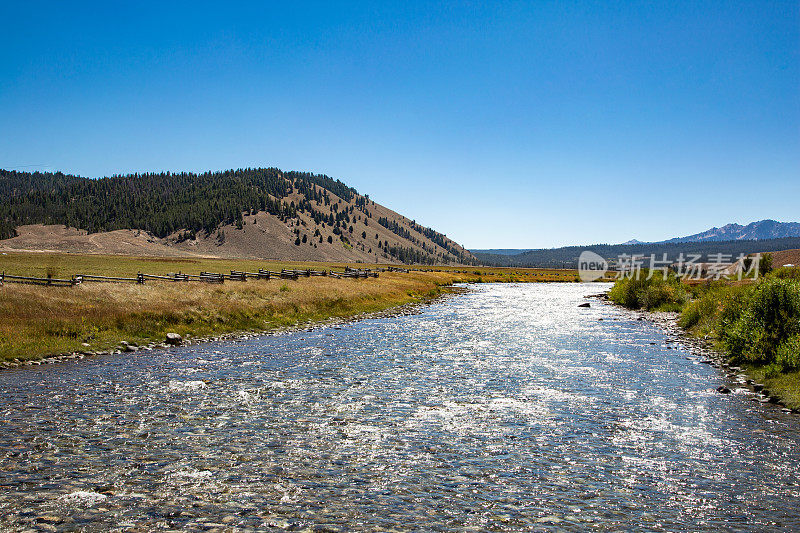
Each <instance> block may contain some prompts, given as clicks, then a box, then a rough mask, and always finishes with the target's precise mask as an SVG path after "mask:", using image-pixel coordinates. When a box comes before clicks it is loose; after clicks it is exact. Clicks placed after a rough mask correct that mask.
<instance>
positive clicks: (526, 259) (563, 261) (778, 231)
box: [471, 220, 800, 268]
mask: <svg viewBox="0 0 800 533" xmlns="http://www.w3.org/2000/svg"><path fill="white" fill-rule="evenodd" d="M796 248H800V223H798V222H777V221H775V220H760V221H758V222H752V223H750V224H748V225H746V226H742V225H740V224H727V225H725V226H723V227H721V228H711V229H709V230H707V231H704V232H702V233H696V234H694V235H688V236H686V237H675V238H673V239H668V240H666V241H660V242H641V241H638V240H636V239H633V240H630V241H628V242H625V243H622V244H595V245H584V246H565V247H562V248H550V249H535V250H531V249H519V250H513V249H497V250H471V252H472V253H473V254H475V256H477V257H478V259H480V260H481V261H482V262H484V263H486V264H491V265H497V266H539V267H556V268H574V266H575V265H576V264H577V260H578V256H579V255H580V253H581V252H582V251H583V250H592V251H594V252H595V253H598V254H600V255H601V256H602V257H605V258H607V259H613V258H615V257H618V256H619V255H620V254H628V255H632V254H644V255H648V256H649V254H653V253H655V254H657V255H660V254H663V253H667V254H668V255H669V256H670V257H677V255H678V254H679V253H699V254H703V255H706V254H712V253H724V254H730V255H732V256H736V255H738V254H740V253H747V254H749V253H756V252H773V251H778V250H790V249H796Z"/></svg>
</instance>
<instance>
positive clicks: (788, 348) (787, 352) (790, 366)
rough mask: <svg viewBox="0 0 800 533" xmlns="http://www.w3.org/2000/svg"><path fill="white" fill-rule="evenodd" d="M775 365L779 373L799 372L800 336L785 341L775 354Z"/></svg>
mask: <svg viewBox="0 0 800 533" xmlns="http://www.w3.org/2000/svg"><path fill="white" fill-rule="evenodd" d="M775 363H776V364H777V365H778V366H779V367H780V371H781V372H790V371H792V370H800V335H794V336H792V337H790V338H788V339H786V340H785V341H784V342H783V343H782V344H781V345H780V346H779V347H778V352H777V353H776V354H775Z"/></svg>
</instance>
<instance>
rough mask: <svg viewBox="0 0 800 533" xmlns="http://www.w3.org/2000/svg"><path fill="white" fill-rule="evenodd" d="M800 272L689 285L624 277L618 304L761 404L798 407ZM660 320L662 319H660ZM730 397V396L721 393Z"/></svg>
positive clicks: (613, 295)
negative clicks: (654, 325)
mask: <svg viewBox="0 0 800 533" xmlns="http://www.w3.org/2000/svg"><path fill="white" fill-rule="evenodd" d="M798 277H800V271H798V270H797V269H779V270H778V271H775V272H772V273H770V274H769V275H767V276H765V277H762V278H761V279H759V280H743V281H739V282H727V281H715V282H708V283H702V284H692V285H689V284H685V283H683V282H681V281H680V280H678V279H677V278H675V277H674V276H670V277H669V278H667V279H663V278H662V277H661V276H660V274H657V275H655V276H653V277H652V278H651V279H649V280H644V279H640V280H629V279H628V280H620V281H618V282H616V283H615V285H614V287H613V288H612V289H611V290H610V291H609V293H608V297H609V299H610V300H611V301H613V302H614V303H616V304H618V305H621V306H623V307H626V308H628V309H635V310H638V311H640V312H642V313H643V315H642V316H645V317H647V318H648V319H650V320H653V321H656V322H658V323H659V324H660V325H661V326H662V327H664V328H665V329H666V330H668V331H669V332H673V333H674V332H679V334H680V337H681V338H682V339H683V340H684V342H686V343H687V344H689V345H690V346H691V347H692V348H693V349H695V350H699V351H700V352H701V353H703V354H704V356H707V357H708V359H709V360H708V361H707V362H708V363H709V364H712V365H714V366H718V367H719V368H722V369H724V370H725V371H726V372H728V374H729V377H731V378H732V379H734V380H735V381H736V382H738V383H741V384H742V386H745V387H748V388H750V390H751V391H753V392H757V393H758V394H759V396H760V397H761V399H762V400H763V401H771V402H773V403H779V404H781V405H783V406H785V407H787V408H789V409H792V410H795V411H797V410H799V409H800V353H798V350H800V281H798ZM656 317H657V318H656ZM722 392H726V391H722Z"/></svg>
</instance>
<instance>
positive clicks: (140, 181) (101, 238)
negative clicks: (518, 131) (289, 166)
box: [0, 168, 476, 264]
mask: <svg viewBox="0 0 800 533" xmlns="http://www.w3.org/2000/svg"><path fill="white" fill-rule="evenodd" d="M0 239H3V240H0V248H1V249H3V250H21V249H35V250H44V249H46V250H54V251H94V252H98V253H128V252H141V253H148V254H150V253H152V254H155V255H205V256H218V257H250V258H264V259H287V260H308V261H315V260H319V261H343V262H354V261H361V262H372V263H374V262H394V263H423V264H459V263H461V264H473V263H475V262H476V259H475V257H474V256H473V255H472V254H471V253H470V252H469V251H467V250H465V249H464V248H463V247H461V246H460V245H458V244H456V243H455V242H454V241H452V240H451V239H449V238H447V236H445V235H443V234H441V233H438V232H436V231H434V230H432V229H430V228H427V227H424V226H422V225H420V224H417V223H416V221H414V220H410V219H408V218H406V217H403V216H402V215H400V214H398V213H396V212H394V211H392V210H390V209H388V208H386V207H384V206H382V205H380V204H378V203H376V202H374V201H373V200H371V199H370V198H369V196H368V195H361V194H359V193H358V191H356V190H355V189H354V188H352V187H349V186H347V185H345V184H344V183H342V182H341V181H339V180H334V179H333V178H330V177H328V176H325V175H321V174H312V173H308V172H294V171H290V172H284V171H282V170H280V169H277V168H253V169H251V168H247V169H238V170H226V171H220V172H206V173H202V174H195V173H189V172H181V173H171V172H165V173H159V174H155V173H146V174H127V175H115V176H111V177H105V178H101V179H90V178H83V177H79V176H73V175H69V174H63V173H61V172H56V173H49V172H47V173H41V172H34V173H28V172H16V171H7V170H0Z"/></svg>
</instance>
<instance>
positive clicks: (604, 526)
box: [0, 284, 800, 531]
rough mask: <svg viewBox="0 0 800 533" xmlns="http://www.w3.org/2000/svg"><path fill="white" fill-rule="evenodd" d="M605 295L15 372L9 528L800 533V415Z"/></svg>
mask: <svg viewBox="0 0 800 533" xmlns="http://www.w3.org/2000/svg"><path fill="white" fill-rule="evenodd" d="M599 290H600V288H599V287H598V286H597V285H592V286H584V285H578V284H554V285H514V284H510V285H480V286H477V287H475V288H474V290H472V291H471V292H469V293H467V294H464V295H460V296H457V297H452V298H449V299H447V300H443V301H440V302H437V303H435V304H433V305H430V306H427V307H425V308H423V309H422V310H421V312H420V313H419V314H416V315H411V316H403V317H396V318H392V319H380V320H366V321H363V322H360V323H354V324H349V325H346V326H343V327H341V328H321V329H318V330H314V331H303V332H299V333H293V334H286V335H274V336H263V337H256V338H252V339H248V340H246V341H243V342H237V343H222V342H220V343H212V344H207V345H204V346H190V347H182V348H175V349H171V350H170V351H169V352H166V351H165V352H160V351H153V352H148V354H147V355H146V356H143V357H135V358H132V357H127V356H119V357H107V358H103V359H102V360H101V359H95V360H84V361H81V362H80V363H79V364H77V363H76V364H70V365H64V366H60V367H59V366H56V367H44V368H42V367H32V368H24V369H19V370H17V371H13V372H5V373H2V374H0V414H2V417H0V429H1V430H2V431H0V450H2V455H0V472H2V476H1V477H0V480H1V481H0V483H2V487H3V490H2V491H0V529H3V530H23V529H26V528H28V527H37V524H39V523H47V524H56V525H57V526H54V527H56V528H57V529H58V528H61V529H65V530H81V529H85V530H107V529H114V528H122V529H125V528H139V529H142V530H156V529H176V530H201V529H208V528H213V527H217V528H220V529H221V528H230V529H237V528H238V529H245V530H247V529H250V530H259V529H304V528H305V529H313V528H317V529H319V528H327V529H329V530H342V531H350V530H362V531H379V530H419V529H421V524H424V529H426V530H435V531H464V530H480V531H484V530H507V531H518V530H542V529H544V530H567V531H570V530H571V531H584V530H587V529H599V530H662V531H663V530H696V531H702V530H705V531H718V530H720V529H726V530H797V529H800V520H798V517H797V513H796V511H795V509H797V508H800V488H798V483H797V478H796V472H797V471H798V467H800V425H799V424H798V420H797V418H796V417H794V416H791V415H786V414H784V413H781V412H780V410H779V409H776V408H775V407H774V406H770V405H763V404H760V403H757V402H751V401H749V396H748V395H747V394H744V393H742V394H731V395H727V396H723V395H720V394H717V393H715V392H714V389H715V388H716V387H717V386H719V385H721V384H728V385H730V386H731V388H732V389H734V390H737V389H735V388H734V387H733V385H731V384H730V383H728V382H727V378H726V377H725V376H724V375H722V374H720V373H719V372H718V371H717V370H715V369H713V368H710V367H708V366H707V365H695V364H694V363H695V362H696V361H694V360H692V359H693V358H692V357H691V355H690V354H688V353H687V352H686V351H685V349H684V348H682V347H681V346H677V345H672V346H671V348H672V349H670V350H667V349H665V346H666V344H667V340H668V339H667V338H666V337H665V336H664V334H663V333H661V332H660V331H659V330H658V329H656V328H654V327H653V326H652V325H649V324H647V323H646V322H639V321H636V320H633V319H631V318H630V316H629V315H627V314H626V312H624V311H620V310H617V309H615V308H613V307H610V306H605V305H600V304H598V305H593V306H592V307H591V308H590V309H578V308H577V304H578V303H580V302H582V301H583V297H584V296H585V295H586V294H592V293H597V292H599ZM599 318H603V319H604V320H602V321H599V320H598V319H599ZM673 344H674V343H673ZM56 372H57V373H58V374H56ZM54 376H57V377H58V379H53V377H54ZM754 480H757V482H755V483H754ZM776 502H780V505H778V504H777V503H776ZM37 517H39V518H38V519H37ZM37 520H39V522H37ZM214 524H216V525H214Z"/></svg>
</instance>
